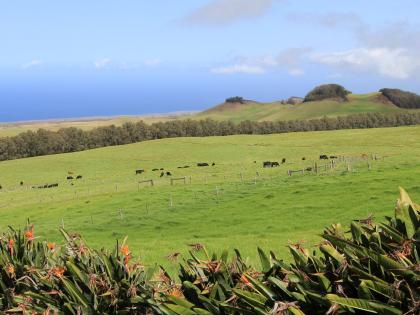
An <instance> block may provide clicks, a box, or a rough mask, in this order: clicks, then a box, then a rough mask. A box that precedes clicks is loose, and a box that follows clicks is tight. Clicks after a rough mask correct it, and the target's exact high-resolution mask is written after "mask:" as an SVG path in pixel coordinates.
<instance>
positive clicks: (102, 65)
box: [93, 58, 112, 70]
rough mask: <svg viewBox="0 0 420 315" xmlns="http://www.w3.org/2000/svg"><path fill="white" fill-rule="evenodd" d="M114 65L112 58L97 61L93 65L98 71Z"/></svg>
mask: <svg viewBox="0 0 420 315" xmlns="http://www.w3.org/2000/svg"><path fill="white" fill-rule="evenodd" d="M111 63H112V60H111V59H110V58H103V59H100V60H97V61H95V62H94V63H93V65H94V66H95V68H96V69H98V70H101V69H104V68H106V67H108V66H109V65H110V64H111Z"/></svg>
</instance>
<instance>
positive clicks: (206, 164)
mask: <svg viewBox="0 0 420 315" xmlns="http://www.w3.org/2000/svg"><path fill="white" fill-rule="evenodd" d="M197 166H200V167H202V166H209V163H197Z"/></svg>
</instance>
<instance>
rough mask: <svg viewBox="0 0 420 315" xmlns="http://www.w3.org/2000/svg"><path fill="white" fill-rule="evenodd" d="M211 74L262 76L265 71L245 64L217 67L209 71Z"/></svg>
mask: <svg viewBox="0 0 420 315" xmlns="http://www.w3.org/2000/svg"><path fill="white" fill-rule="evenodd" d="M210 72H211V73H213V74H235V73H243V74H264V73H265V72H266V70H265V69H264V68H263V67H260V66H256V65H247V64H233V65H230V66H225V67H217V68H213V69H211V70H210Z"/></svg>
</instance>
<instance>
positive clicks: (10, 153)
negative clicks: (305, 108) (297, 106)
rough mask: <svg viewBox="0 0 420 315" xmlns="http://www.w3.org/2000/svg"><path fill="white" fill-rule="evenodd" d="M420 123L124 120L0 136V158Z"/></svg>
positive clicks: (419, 116) (371, 117)
mask: <svg viewBox="0 0 420 315" xmlns="http://www.w3.org/2000/svg"><path fill="white" fill-rule="evenodd" d="M417 124H420V112H405V113H368V114H354V115H349V116H343V117H336V118H328V117H324V118H320V119H311V120H290V121H264V122H256V121H243V122H240V123H238V124H235V123H233V122H230V121H215V120H211V119H205V120H191V119H188V120H176V121H167V122H157V123H153V124H150V125H148V124H146V123H144V122H142V121H141V122H137V123H132V122H127V123H124V124H123V125H122V126H115V125H111V126H106V127H98V128H95V129H92V130H87V131H84V130H81V129H78V128H74V127H70V128H63V129H60V130H58V131H49V130H45V129H39V130H37V131H26V132H23V133H21V134H19V135H16V136H13V137H4V138H0V161H4V160H13V159H19V158H26V157H33V156H41V155H48V154H58V153H68V152H76V151H83V150H88V149H94V148H101V147H107V146H114V145H123V144H129V143H135V142H141V141H146V140H155V139H163V138H175V137H207V136H227V135H238V134H259V135H262V134H275V133H287V132H298V131H322V130H339V129H359V128H378V127H396V126H408V125H417Z"/></svg>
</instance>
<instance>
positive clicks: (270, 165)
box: [0, 154, 367, 190]
mask: <svg viewBox="0 0 420 315" xmlns="http://www.w3.org/2000/svg"><path fill="white" fill-rule="evenodd" d="M366 157H367V155H366V154H363V155H362V158H366ZM319 159H320V160H328V159H338V157H337V156H335V155H330V156H328V155H326V154H321V155H320V156H319ZM305 160H306V158H305V157H302V161H305ZM254 163H257V161H254ZM284 163H286V159H285V158H283V159H282V160H281V162H280V163H279V162H276V161H265V162H263V167H264V168H273V167H279V166H280V164H284ZM210 165H211V166H215V165H216V163H214V162H213V163H211V164H209V163H206V162H200V163H197V167H206V166H210ZM189 167H190V166H189V165H184V166H178V167H177V168H178V169H185V168H189ZM311 169H312V168H311ZM311 169H309V168H308V169H307V170H311ZM157 171H161V173H160V177H164V176H172V173H171V172H170V171H165V169H164V168H153V169H152V172H157ZM145 172H146V171H145V170H144V169H138V170H136V171H135V174H136V175H139V174H143V173H145ZM82 178H83V176H82V175H77V176H74V175H73V172H70V171H69V172H68V176H67V178H66V179H67V180H69V181H72V180H74V179H76V180H79V179H82ZM23 185H24V183H23V181H21V182H20V186H23ZM72 185H73V183H72ZM54 187H58V183H54V184H44V185H39V186H31V188H32V189H45V188H54ZM2 189H3V187H2V185H0V190H2Z"/></svg>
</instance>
